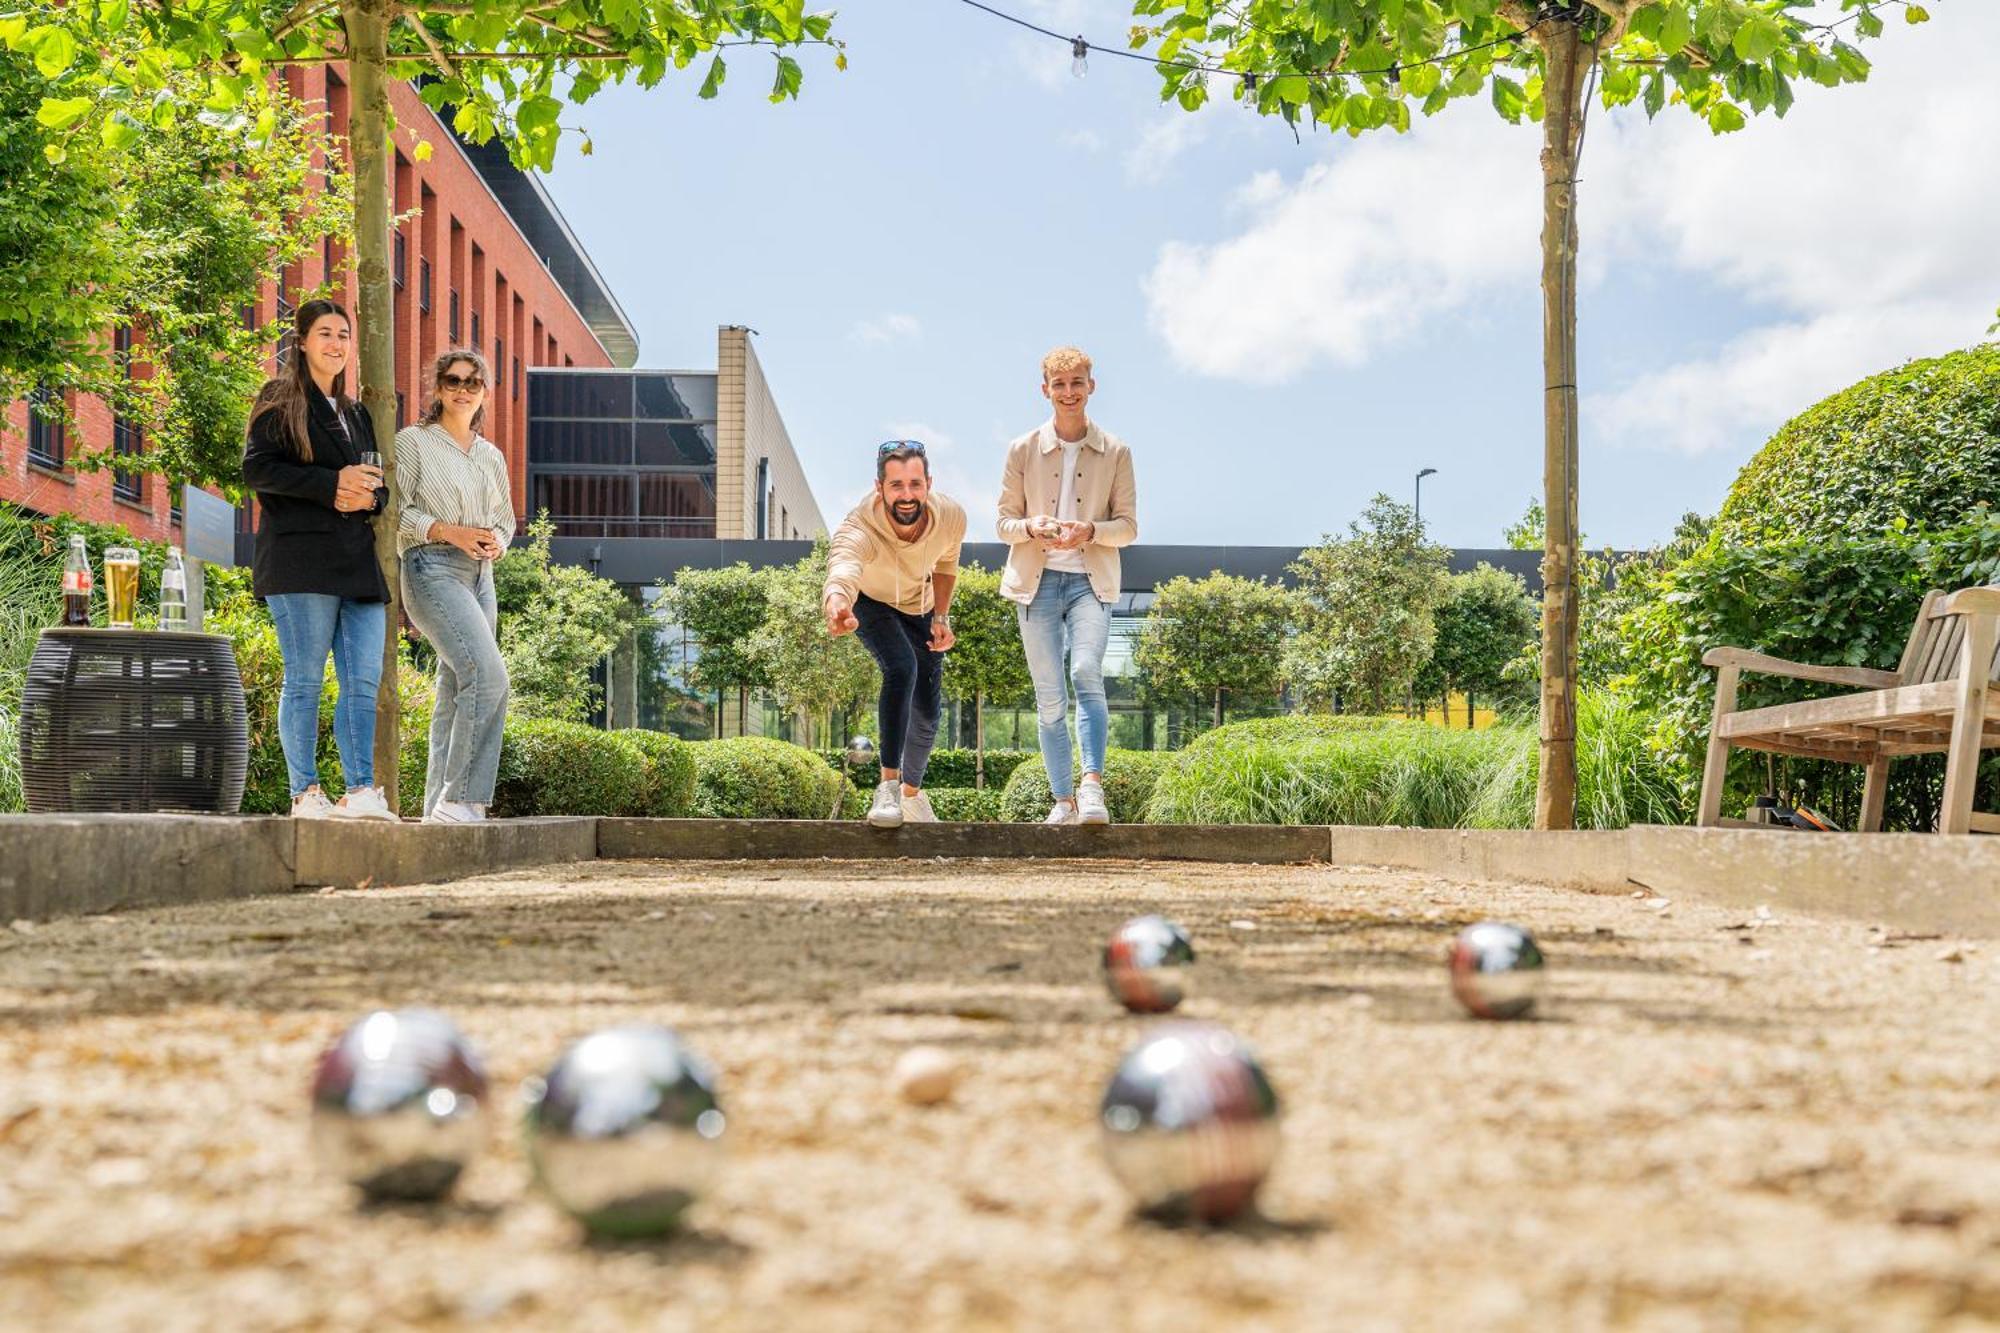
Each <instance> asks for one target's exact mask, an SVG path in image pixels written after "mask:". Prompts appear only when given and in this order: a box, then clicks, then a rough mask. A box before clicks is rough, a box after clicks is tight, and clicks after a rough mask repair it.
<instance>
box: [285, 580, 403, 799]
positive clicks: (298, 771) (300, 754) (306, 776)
mask: <svg viewBox="0 0 2000 1333" xmlns="http://www.w3.org/2000/svg"><path fill="white" fill-rule="evenodd" d="M264 600H265V603H266V604H267V605H268V606H269V607H270V608H271V623H272V624H273V625H275V626H277V629H278V652H279V654H280V655H281V656H283V658H284V659H285V684H284V688H283V689H282V690H281V691H280V692H279V694H278V745H279V747H280V748H281V749H283V750H284V752H285V772H286V774H287V775H288V776H289V777H290V779H291V784H292V795H294V796H297V795H298V794H299V793H300V792H302V791H304V790H305V789H306V788H307V787H310V786H312V785H313V784H314V783H315V782H318V781H319V763H318V751H319V694H320V690H321V689H322V688H324V687H325V685H326V655H327V654H328V653H329V652H331V653H332V654H333V671H334V675H335V676H336V677H337V678H338V679H339V681H340V698H339V701H338V702H337V703H335V704H334V706H333V743H334V745H335V746H336V747H337V748H338V749H339V751H340V771H341V774H342V775H343V776H344V777H345V778H346V779H347V789H348V790H349V791H353V790H354V789H356V788H357V787H372V786H374V785H375V692H376V691H377V690H378V689H379V688H381V684H382V628H383V626H384V624H386V623H387V621H386V613H387V611H388V608H387V607H386V606H384V605H383V604H382V603H381V602H356V601H350V600H349V599H347V598H345V597H335V596H333V595H332V594H330V593H318V592H287V593H279V594H277V595H275V596H272V597H267V598H265V599H264Z"/></svg>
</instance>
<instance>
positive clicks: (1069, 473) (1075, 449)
mask: <svg viewBox="0 0 2000 1333" xmlns="http://www.w3.org/2000/svg"><path fill="white" fill-rule="evenodd" d="M1058 438H1060V437H1058ZM1082 452H1083V441H1082V440H1064V441H1063V442H1062V494H1061V495H1059V496H1058V497H1057V498H1056V512H1055V513H1054V514H1053V515H1052V517H1053V518H1055V520H1056V521H1057V522H1059V523H1074V522H1076V518H1077V515H1076V460H1077V456H1078V455H1079V454H1081V453H1082ZM1043 567H1044V568H1046V569H1066V570H1068V571H1070V572H1071V573H1072V574H1084V573H1088V572H1089V571H1088V570H1087V569H1086V568H1085V567H1084V563H1083V551H1082V550H1081V549H1078V550H1074V551H1050V552H1049V554H1048V559H1047V560H1046V561H1044V562H1043Z"/></svg>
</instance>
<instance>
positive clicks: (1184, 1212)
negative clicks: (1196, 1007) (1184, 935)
mask: <svg viewBox="0 0 2000 1333" xmlns="http://www.w3.org/2000/svg"><path fill="white" fill-rule="evenodd" d="M1099 1120H1100V1122H1101V1124H1102V1126H1103V1131H1104V1155H1105V1158H1106V1160H1107V1161H1108V1162H1109V1163H1110V1165H1111V1173H1112V1174H1113V1175H1115V1176H1117V1177H1118V1180H1119V1183H1121V1184H1122V1185H1124V1186H1125V1188H1126V1190H1127V1191H1128V1192H1129V1193H1130V1194H1131V1195H1132V1198H1133V1200H1134V1201H1135V1202H1136V1203H1137V1205H1138V1209H1139V1212H1141V1213H1142V1214H1144V1215H1146V1216H1148V1217H1153V1218H1157V1219H1159V1220H1161V1221H1168V1222H1184V1221H1199V1222H1226V1221H1228V1220H1229V1219H1230V1218H1232V1217H1235V1216H1236V1215H1237V1214H1239V1213H1241V1212H1243V1211H1244V1210H1245V1209H1246V1208H1248V1207H1249V1206H1250V1204H1251V1202H1252V1200H1254V1199H1255V1198H1256V1197H1257V1190H1258V1188H1259V1187H1260V1186H1262V1185H1263V1183H1264V1177H1265V1176H1266V1175H1267V1174H1269V1172H1270V1170H1271V1162H1272V1159H1274V1158H1275V1157H1276V1156H1277V1155H1278V1094H1277V1093H1275V1092H1273V1091H1272V1090H1271V1083H1270V1080H1269V1079H1267V1078H1266V1077H1265V1076H1264V1070H1263V1068H1262V1067H1261V1066H1260V1065H1259V1064H1258V1063H1257V1057H1256V1056H1255V1055H1253V1054H1252V1053H1251V1051H1250V1048H1249V1047H1248V1046H1246V1045H1245V1044H1244V1043H1243V1042H1242V1041H1241V1040H1240V1039H1239V1038H1238V1037H1237V1036H1236V1035H1235V1034H1234V1033H1231V1032H1229V1031H1228V1030H1226V1029H1224V1028H1220V1027H1216V1026H1214V1025H1213V1024H1209V1023H1169V1024H1166V1025H1164V1026H1162V1027H1160V1028H1158V1029H1157V1030H1155V1031H1154V1032H1153V1033H1152V1035H1150V1036H1148V1037H1147V1038H1146V1039H1145V1040H1144V1041H1142V1042H1140V1043H1139V1044H1138V1045H1137V1046H1135V1047H1133V1048H1132V1050H1131V1051H1129V1052H1127V1054H1126V1056H1125V1059H1124V1060H1123V1061H1122V1062H1121V1063H1120V1064H1119V1066H1118V1072H1117V1073H1116V1074H1114V1075H1112V1078H1111V1086H1110V1087H1108V1088H1106V1089H1105V1091H1104V1104H1103V1106H1102V1108H1101V1109H1100V1112H1099Z"/></svg>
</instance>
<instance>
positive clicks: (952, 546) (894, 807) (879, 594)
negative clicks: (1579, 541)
mask: <svg viewBox="0 0 2000 1333" xmlns="http://www.w3.org/2000/svg"><path fill="white" fill-rule="evenodd" d="M964 541H965V511H964V510H963V509H961V508H959V506H958V505H957V504H956V503H955V502H953V501H951V500H948V499H946V498H945V497H944V496H942V495H938V494H936V493H935V492H933V491H932V490H931V465H930V459H929V458H927V457H926V456H925V454H924V446H923V443H922V442H921V441H918V440H890V441H888V442H886V443H884V444H883V445H881V446H880V447H879V448H877V449H876V451H875V490H874V493H873V494H871V495H870V496H869V497H868V498H867V499H866V500H864V501H862V502H861V503H860V504H858V505H856V506H855V507H854V510H853V511H852V512H851V513H849V514H848V516H847V517H846V519H845V520H843V521H842V522H841V525H840V528H839V530H838V531H837V532H835V533H834V534H833V545H832V549H831V550H830V551H829V552H828V558H827V570H826V588H825V591H824V592H822V593H821V594H820V602H821V608H822V609H823V610H824V611H825V613H826V629H827V633H829V634H832V635H835V636H836V637H837V636H839V635H842V634H848V633H858V634H859V635H860V636H861V642H862V645H863V646H864V647H866V648H867V649H868V652H869V654H870V655H871V656H873V657H874V659H875V663H876V665H877V666H879V667H881V668H882V693H881V696H880V698H879V699H878V700H877V702H876V708H875V719H876V722H877V724H878V725H879V728H880V731H881V743H880V753H881V760H882V781H881V784H880V785H879V786H877V787H876V788H875V799H874V801H873V802H872V803H871V804H870V805H869V808H868V822H869V823H871V824H873V825H874V826H875V827H877V828H897V827H899V826H901V824H902V823H903V821H904V820H905V819H906V818H907V819H909V820H911V821H912V822H916V823H932V822H935V821H936V819H937V816H936V815H935V814H934V813H932V811H931V803H930V798H929V797H927V796H925V795H924V792H923V786H924V767H925V765H927V764H928V763H929V762H930V757H931V746H932V744H933V743H934V742H935V741H936V740H937V724H938V713H939V711H940V709H941V707H942V705H943V690H942V686H943V682H944V654H945V651H946V650H947V649H949V648H950V647H951V645H952V644H953V643H954V642H956V638H955V636H954V635H953V634H952V632H951V594H952V589H953V588H954V587H955V586H956V585H957V583H958V549H959V546H960V545H961V544H962V543H963V542H964Z"/></svg>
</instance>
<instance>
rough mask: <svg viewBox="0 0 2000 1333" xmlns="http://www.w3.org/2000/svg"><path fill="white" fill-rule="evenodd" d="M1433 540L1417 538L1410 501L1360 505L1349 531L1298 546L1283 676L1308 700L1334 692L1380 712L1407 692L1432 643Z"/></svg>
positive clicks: (1436, 596)
mask: <svg viewBox="0 0 2000 1333" xmlns="http://www.w3.org/2000/svg"><path fill="white" fill-rule="evenodd" d="M1445 559H1446V553H1445V549H1444V547H1442V546H1438V545H1435V544H1434V543H1431V542H1427V541H1425V540H1424V537H1423V533H1422V532H1421V531H1420V530H1419V529H1418V527H1417V520H1416V514H1415V513H1414V511H1413V510H1412V509H1411V507H1410V506H1409V505H1405V504H1397V503H1396V502H1395V501H1394V500H1391V499H1390V498H1389V497H1388V496H1386V495H1377V496H1376V497H1375V498H1374V499H1373V500H1371V501H1369V502H1368V508H1367V509H1365V510H1364V511H1362V515H1361V517H1360V519H1358V520H1356V521H1355V522H1353V523H1350V524H1348V535H1347V536H1346V537H1344V538H1336V537H1334V536H1333V535H1332V534H1328V535H1327V536H1325V537H1323V538H1321V540H1320V543H1319V545H1317V546H1309V547H1307V548H1306V549H1305V550H1304V551H1301V552H1300V553H1299V558H1298V560H1297V561H1296V562H1295V563H1294V564H1293V565H1292V566H1291V572H1292V573H1293V575H1294V576H1296V577H1297V579H1298V592H1297V597H1298V604H1299V622H1298V623H1299V629H1298V632H1297V633H1296V634H1294V635H1293V636H1292V639H1291V642H1290V643H1289V644H1287V645H1286V648H1285V653H1284V661H1283V669H1284V676H1285V679H1286V680H1287V681H1289V682H1290V683H1291V686H1292V690H1293V692H1294V693H1296V694H1297V695H1298V696H1299V697H1300V698H1301V699H1303V700H1305V701H1306V702H1307V703H1308V704H1309V705H1312V706H1316V707H1321V708H1324V707H1328V706H1330V705H1331V704H1332V703H1333V701H1334V699H1335V698H1336V697H1339V698H1340V699H1341V700H1342V701H1343V702H1344V703H1346V704H1347V705H1349V706H1350V707H1358V709H1359V711H1362V712H1367V713H1381V712H1384V711H1386V710H1387V709H1388V708H1390V707H1392V706H1393V705H1394V704H1395V703H1396V702H1397V701H1399V700H1401V699H1403V698H1404V697H1405V696H1406V695H1407V694H1408V693H1409V692H1410V690H1411V688H1412V686H1413V684H1414V682H1415V680H1416V676H1417V672H1418V671H1420V670H1421V669H1422V668H1423V665H1424V663H1426V662H1428V661H1429V660H1430V658H1431V651H1432V649H1433V647H1434V646H1435V644H1436V642H1437V623H1436V612H1437V608H1438V606H1439V604H1440V603H1441V602H1443V600H1444V597H1445V590H1446V588H1447V587H1448V586H1449V580H1448V578H1447V576H1446V574H1445Z"/></svg>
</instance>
